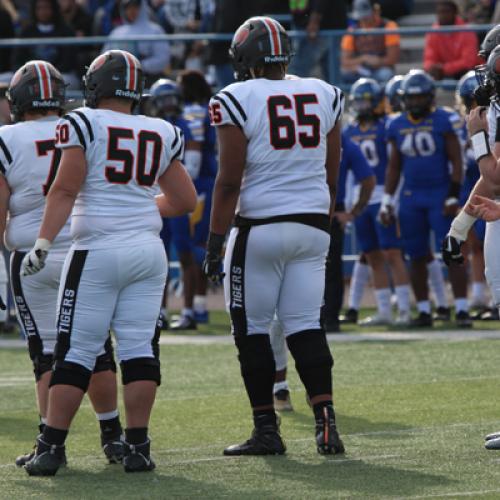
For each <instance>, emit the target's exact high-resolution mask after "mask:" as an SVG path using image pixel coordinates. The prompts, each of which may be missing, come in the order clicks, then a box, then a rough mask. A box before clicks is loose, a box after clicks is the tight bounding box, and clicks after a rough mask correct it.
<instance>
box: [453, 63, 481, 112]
mask: <svg viewBox="0 0 500 500" xmlns="http://www.w3.org/2000/svg"><path fill="white" fill-rule="evenodd" d="M477 86H478V81H477V77H476V72H475V71H474V70H471V71H469V72H467V73H466V74H465V75H464V76H462V78H460V81H459V82H458V84H457V89H456V91H455V95H456V99H457V103H460V104H463V105H464V106H465V108H466V109H467V111H470V109H471V107H472V104H473V103H474V101H475V100H476V96H475V90H476V88H477Z"/></svg>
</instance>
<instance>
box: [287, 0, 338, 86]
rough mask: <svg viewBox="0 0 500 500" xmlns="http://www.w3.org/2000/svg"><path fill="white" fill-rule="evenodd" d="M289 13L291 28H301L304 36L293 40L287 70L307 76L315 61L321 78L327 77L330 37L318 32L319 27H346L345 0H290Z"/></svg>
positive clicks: (293, 73)
mask: <svg viewBox="0 0 500 500" xmlns="http://www.w3.org/2000/svg"><path fill="white" fill-rule="evenodd" d="M290 12H291V13H292V16H293V22H292V29H296V30H305V31H306V33H307V37H305V38H299V39H296V40H295V41H294V51H295V55H294V56H293V58H292V62H291V63H290V68H289V70H288V71H289V73H290V74H292V75H297V76H301V77H307V76H311V73H312V71H313V69H314V68H315V67H316V66H317V65H318V64H319V65H320V66H321V70H322V73H323V75H322V76H323V78H325V79H327V78H328V64H327V59H328V49H329V48H332V49H333V50H335V47H331V43H332V41H331V39H330V38H326V37H320V36H318V33H319V31H320V30H334V29H345V28H347V2H346V1H345V0H310V1H304V0H290Z"/></svg>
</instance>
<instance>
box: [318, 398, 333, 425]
mask: <svg viewBox="0 0 500 500" xmlns="http://www.w3.org/2000/svg"><path fill="white" fill-rule="evenodd" d="M328 406H331V408H332V411H333V401H332V400H331V399H329V400H327V401H321V403H316V404H315V405H313V412H314V418H315V419H316V420H319V419H322V418H324V416H325V414H324V408H325V407H328ZM333 415H334V418H335V413H334V414H333Z"/></svg>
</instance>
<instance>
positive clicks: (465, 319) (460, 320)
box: [455, 311, 472, 328]
mask: <svg viewBox="0 0 500 500" xmlns="http://www.w3.org/2000/svg"><path fill="white" fill-rule="evenodd" d="M455 325H456V326H457V327H458V328H472V319H471V317H470V316H469V313H468V312H467V311H458V312H457V313H455Z"/></svg>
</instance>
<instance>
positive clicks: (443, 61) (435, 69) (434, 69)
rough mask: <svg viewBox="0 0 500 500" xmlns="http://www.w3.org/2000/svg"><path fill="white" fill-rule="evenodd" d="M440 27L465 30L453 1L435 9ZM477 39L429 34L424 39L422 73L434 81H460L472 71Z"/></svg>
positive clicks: (461, 34) (446, 0) (469, 35)
mask: <svg viewBox="0 0 500 500" xmlns="http://www.w3.org/2000/svg"><path fill="white" fill-rule="evenodd" d="M436 14H437V23H435V24H434V25H433V27H434V28H438V27H440V26H464V25H465V22H464V21H463V20H462V19H461V18H460V17H459V16H458V6H457V3H456V2H455V1H454V0H439V1H438V2H437V6H436ZM477 51H478V39H477V36H476V34H475V33H472V32H465V31H463V32H459V33H429V34H427V35H426V36H425V49H424V69H425V70H426V71H427V72H428V73H430V74H431V75H432V76H433V77H434V78H435V79H436V80H442V79H443V78H453V79H457V80H458V79H459V78H460V77H461V76H463V75H464V74H465V73H467V71H469V70H470V69H472V68H473V67H474V66H475V65H476V63H477V61H478V59H477Z"/></svg>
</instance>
